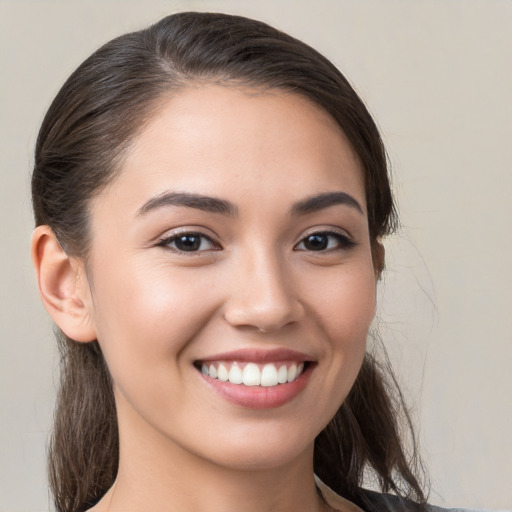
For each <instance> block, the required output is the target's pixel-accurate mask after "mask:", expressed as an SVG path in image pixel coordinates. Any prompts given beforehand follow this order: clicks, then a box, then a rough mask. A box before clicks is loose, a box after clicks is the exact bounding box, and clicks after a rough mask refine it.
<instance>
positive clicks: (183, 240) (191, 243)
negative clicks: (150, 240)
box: [157, 232, 220, 252]
mask: <svg viewBox="0 0 512 512" xmlns="http://www.w3.org/2000/svg"><path fill="white" fill-rule="evenodd" d="M157 245H158V246H160V247H165V248H166V249H171V250H174V251H177V252H202V251H211V250H216V249H219V248H220V247H219V246H218V245H217V244H215V242H214V241H213V240H212V239H211V238H210V237H208V236H206V235H204V234H202V233H191V232H188V233H178V234H176V235H172V236H169V237H166V238H164V239H162V240H161V241H160V242H158V244H157Z"/></svg>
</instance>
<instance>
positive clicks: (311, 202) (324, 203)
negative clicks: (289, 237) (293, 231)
mask: <svg viewBox="0 0 512 512" xmlns="http://www.w3.org/2000/svg"><path fill="white" fill-rule="evenodd" d="M338 204H342V205H347V206H350V207H352V208H355V209H356V210H357V211H358V212H359V213H360V214H361V215H364V212H363V208H362V207H361V205H360V204H359V201H357V199H356V198H354V197H352V196H351V195H350V194H347V193H346V192H327V193H325V194H319V195H316V196H312V197H308V198H306V199H303V200H302V201H299V202H298V203H295V204H294V205H293V207H292V209H291V213H292V215H306V214H308V213H313V212H317V211H319V210H322V209H324V208H328V207H329V206H335V205H338Z"/></svg>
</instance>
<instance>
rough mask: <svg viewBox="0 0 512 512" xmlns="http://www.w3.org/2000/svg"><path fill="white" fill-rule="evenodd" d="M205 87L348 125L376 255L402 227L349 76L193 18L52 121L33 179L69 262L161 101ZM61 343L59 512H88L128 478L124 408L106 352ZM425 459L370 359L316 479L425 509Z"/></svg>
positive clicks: (355, 496) (128, 38)
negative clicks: (227, 86) (292, 96)
mask: <svg viewBox="0 0 512 512" xmlns="http://www.w3.org/2000/svg"><path fill="white" fill-rule="evenodd" d="M197 80H214V81H216V82H220V83H228V82H229V83H235V84H243V85H252V86H257V87H262V88H275V89H281V90H287V91H293V92H296V93H298V94H301V95H303V96H305V97H307V98H309V99H310V100H311V101H312V102H314V103H316V104H318V105H320V106H321V107H322V108H323V109H325V110H326V111H327V112H328V113H329V114H330V115H331V116H332V117H333V118H334V119H335V120H336V121H337V122H338V124H339V125H340V127H341V128H342V129H343V131H344V132H345V134H346V136H347V137H348V139H349V140H350V142H351V144H352V146H353V147H354V149H355V150H356V152H357V153H358V155H359V158H360V160H361V162H362V165H363V169H364V172H365V186H366V200H367V207H368V222H369V230H370V236H371V240H372V243H373V247H374V249H375V250H377V248H378V242H379V240H380V238H381V237H383V236H385V235H387V234H389V233H391V232H392V231H393V230H394V228H395V227H396V222H397V221H396V215H395V209H394V205H393V199H392V195H391V191H390V184H389V176H388V169H387V161H386V154H385V150H384V147H383V144H382V141H381V138H380V136H379V133H378V130H377V128H376V126H375V123H374V122H373V120H372V118H371V116H370V114H369V113H368V111H367V109H366V107H365V106H364V104H363V103H362V101H361V100H360V98H359V97H358V96H357V94H356V93H355V91H354V90H353V89H352V87H351V86H350V84H349V83H348V82H347V80H346V79H345V77H344V76H343V75H342V74H341V73H340V72H339V71H338V70H337V69H336V67H335V66H334V65H333V64H332V63H331V62H329V61H328V60H327V59H326V58H325V57H323V56H322V55H320V54H319V53H318V52H316V51H315V50H314V49H312V48H310V47H309V46H307V45H306V44H304V43H302V42H300V41H298V40H296V39H294V38H292V37H290V36H288V35H286V34H284V33H282V32H279V31H277V30H275V29H273V28H271V27H269V26H268V25H266V24H264V23H261V22H258V21H254V20H250V19H246V18H242V17H238V16H230V15H225V14H212V13H197V12H189V13H180V14H176V15H173V16H168V17H166V18H164V19H162V20H161V21H159V22H158V23H156V24H155V25H153V26H151V27H149V28H147V29H145V30H141V31H138V32H133V33H130V34H126V35H123V36H121V37H119V38H116V39H114V40H112V41H110V42H109V43H107V44H105V45H104V46H103V47H101V48H100V49H99V50H97V51H96V52H95V53H94V54H93V55H91V56H90V57H89V58H88V59H87V60H86V61H85V62H84V63H82V64H81V65H80V66H79V68H78V69H77V70H76V71H75V72H74V73H73V74H72V75H71V76H70V77H69V79H68V80H67V81H66V83H65V84H64V85H63V87H62V88H61V90H60V92H59V93H58V94H57V96H56V98H55V99H54V101H53V103H52V104H51V106H50V108H49V110H48V112H47V114H46V116H45V118H44V121H43V124H42V127H41V130H40V133H39V137H38V139H37V144H36V154H35V167H34V172H33V177H32V194H33V205H34V212H35V220H36V224H37V225H41V224H47V225H49V226H50V227H51V228H52V229H53V231H54V232H55V234H56V236H57V239H58V240H59V243H60V244H61V246H62V247H63V248H64V250H65V251H66V252H67V253H68V254H69V255H73V256H77V257H81V258H83V259H84V260H87V254H88V250H89V241H90V230H89V215H88V207H89V203H90V201H91V198H93V197H94V196H95V195H96V194H98V192H99V191H100V190H101V189H102V188H104V187H105V186H107V185H108V184H109V183H111V182H112V180H114V179H115V176H116V173H118V172H119V171H120V168H121V167H122V165H121V164H122V159H123V155H124V154H125V151H126V149H127V148H128V147H129V145H130V143H131V142H132V141H133V139H134V137H136V135H137V133H138V132H139V131H140V129H141V127H142V126H143V125H144V123H145V122H146V121H147V120H148V119H150V118H151V115H152V113H154V112H155V109H157V108H158V103H159V100H160V99H161V98H162V97H163V96H164V95H166V96H167V95H169V94H172V93H173V91H174V92H176V91H179V90H180V89H181V88H182V87H185V86H186V85H187V84H189V83H191V82H194V81H197ZM57 334H58V336H57V338H58V341H59V346H60V349H61V382H60V390H59V394H58V399H57V406H56V412H55V424H54V430H53V436H52V440H51V443H50V449H49V451H50V453H49V477H50V484H51V488H52V491H53V495H54V499H55V504H56V507H57V510H59V511H61V512H71V511H73V512H80V511H83V510H86V509H87V508H89V507H90V506H92V504H93V503H94V502H95V501H97V499H99V498H100V497H101V496H102V495H103V494H104V493H105V492H106V491H107V490H108V489H109V488H110V486H111V485H112V484H113V482H114V480H115V477H116V472H117V465H118V458H119V446H118V432H117V419H116V412H115V402H114V397H113V391H112V383H111V379H110V375H109V372H108V368H107V367H106V364H105V362H104V359H103V356H102V353H101V350H100V348H99V345H98V343H97V341H94V342H91V343H85V344H84V343H76V342H74V341H73V340H71V339H69V338H67V337H66V336H64V335H63V334H62V333H60V332H58V333H57ZM385 375H387V381H386V379H385V377H384V376H385ZM401 412H402V414H401ZM401 417H402V418H403V422H401V420H400V418H401ZM404 427H405V431H406V432H408V433H409V434H410V435H409V436H408V439H409V440H411V441H412V443H409V444H410V446H409V447H407V446H406V442H405V441H404V439H403V437H404V436H403V434H404ZM409 452H410V453H409ZM417 461H418V458H417V453H416V448H415V440H414V435H413V431H412V426H411V421H410V418H409V416H408V414H407V410H406V409H405V407H404V404H403V398H402V395H401V394H400V391H399V390H398V387H397V386H396V382H395V379H394V377H393V374H392V373H391V371H390V368H389V367H388V366H385V365H383V364H381V363H378V362H377V360H376V359H375V358H374V357H373V356H372V355H370V354H367V355H366V357H365V360H364V363H363V366H362V368H361V371H360V372H359V375H358V377H357V380H356V382H355V385H354V387H353V389H352V390H351V392H350V394H349V396H348V398H347V399H346V400H345V402H344V403H343V404H342V405H341V407H340V409H339V411H338V412H337V414H336V416H335V417H334V418H333V420H332V421H331V423H330V424H329V425H328V426H327V427H326V428H325V429H324V431H322V432H321V433H320V435H319V436H318V437H317V439H316V441H315V455H314V468H315V472H316V474H317V475H318V476H319V477H320V478H321V479H322V480H323V481H324V482H325V483H326V484H328V485H329V486H330V487H332V488H333V489H334V490H336V491H337V492H339V493H340V494H343V495H344V496H345V497H346V498H348V499H351V500H353V501H354V502H356V503H359V504H361V505H363V506H364V504H365V493H364V491H362V489H361V485H362V482H363V478H364V475H365V472H367V471H368V470H373V472H374V475H375V476H376V479H377V481H378V483H379V484H380V487H381V489H382V490H384V491H389V490H391V491H393V492H394V493H396V494H398V495H400V496H404V497H408V498H411V499H413V500H414V501H416V502H418V503H423V502H424V501H425V496H424V493H423V490H422V487H421V485H420V483H419V478H418V476H416V475H417Z"/></svg>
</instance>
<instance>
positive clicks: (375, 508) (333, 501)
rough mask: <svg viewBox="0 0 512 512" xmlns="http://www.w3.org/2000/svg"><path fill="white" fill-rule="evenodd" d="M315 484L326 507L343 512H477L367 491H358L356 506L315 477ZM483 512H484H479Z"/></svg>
mask: <svg viewBox="0 0 512 512" xmlns="http://www.w3.org/2000/svg"><path fill="white" fill-rule="evenodd" d="M315 480H316V484H317V487H318V489H319V491H320V492H321V494H322V495H323V497H324V499H325V501H326V502H327V503H328V505H329V506H330V507H331V508H332V509H334V510H339V511H343V512H477V511H476V510H473V511H472V510H470V509H462V508H450V509H447V508H442V507H436V506H435V505H429V504H425V505H423V506H421V505H418V504H417V503H415V502H413V501H409V500H407V499H404V498H401V497H399V496H395V495H392V494H385V493H380V492H375V491H370V490H368V489H362V488H361V489H359V497H360V499H359V500H358V501H359V503H358V504H357V505H356V504H355V503H352V502H350V501H348V500H346V499H345V498H343V497H341V496H339V495H338V494H336V493H335V492H334V491H333V490H332V489H331V488H330V487H328V486H327V485H325V484H324V483H323V482H322V481H321V480H320V479H319V478H318V477H316V476H315ZM480 512H485V511H480Z"/></svg>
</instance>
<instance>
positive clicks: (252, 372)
mask: <svg viewBox="0 0 512 512" xmlns="http://www.w3.org/2000/svg"><path fill="white" fill-rule="evenodd" d="M243 383H244V384H245V385H246V386H259V385H260V383H261V374H260V369H259V368H258V367H257V366H256V365H255V364H254V363H249V364H248V365H247V366H246V367H245V368H244V372H243Z"/></svg>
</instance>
